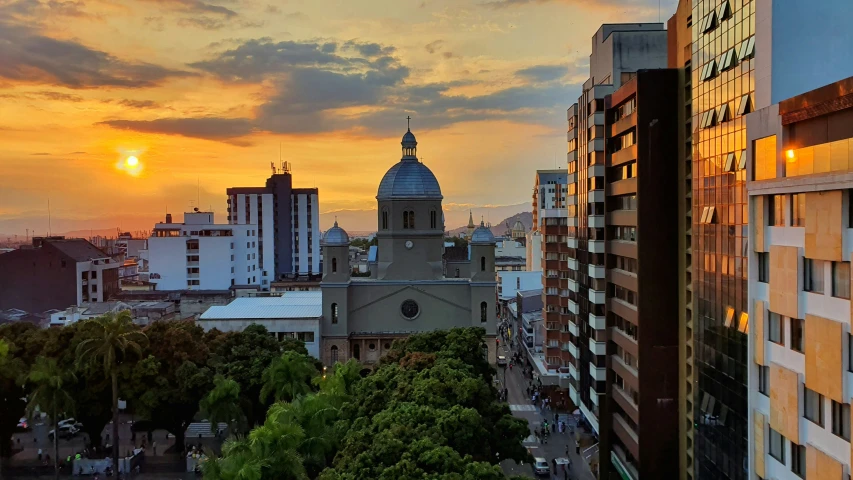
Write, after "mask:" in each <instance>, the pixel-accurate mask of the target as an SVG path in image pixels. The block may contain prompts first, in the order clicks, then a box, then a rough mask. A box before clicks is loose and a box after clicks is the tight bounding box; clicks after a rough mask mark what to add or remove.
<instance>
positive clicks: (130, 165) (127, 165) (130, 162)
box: [115, 151, 143, 177]
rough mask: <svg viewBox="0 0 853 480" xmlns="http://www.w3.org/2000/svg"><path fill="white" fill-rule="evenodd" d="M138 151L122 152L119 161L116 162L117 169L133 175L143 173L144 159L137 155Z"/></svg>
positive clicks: (136, 175)
mask: <svg viewBox="0 0 853 480" xmlns="http://www.w3.org/2000/svg"><path fill="white" fill-rule="evenodd" d="M137 155H139V152H138V151H133V152H121V154H120V155H119V157H118V161H117V162H116V164H115V167H116V169H117V170H119V171H122V172H125V173H127V174H129V175H131V176H134V177H138V176H139V174H140V173H142V167H143V165H142V161H141V160H140V159H139V157H138V156H137Z"/></svg>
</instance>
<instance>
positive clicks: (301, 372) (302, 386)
mask: <svg viewBox="0 0 853 480" xmlns="http://www.w3.org/2000/svg"><path fill="white" fill-rule="evenodd" d="M317 373H318V372H317V369H316V368H315V366H314V361H313V360H311V358H310V357H309V356H308V355H304V354H301V353H296V352H294V351H288V352H284V353H282V354H281V357H279V358H276V359H275V360H273V361H272V363H271V364H270V366H269V367H267V369H266V370H264V374H263V377H262V379H263V382H264V384H263V387H261V397H260V399H261V401H262V402H266V401H267V399H268V398H269V397H270V396H272V397H273V400H276V401H280V402H290V401H293V400H294V399H295V398H296V397H298V396H300V395H305V394H307V393H310V392H311V379H312V378H314V377H315V376H316V375H317Z"/></svg>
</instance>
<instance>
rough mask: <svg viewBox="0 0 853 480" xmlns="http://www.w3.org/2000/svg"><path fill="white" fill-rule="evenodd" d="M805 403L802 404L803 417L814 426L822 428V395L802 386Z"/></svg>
mask: <svg viewBox="0 0 853 480" xmlns="http://www.w3.org/2000/svg"><path fill="white" fill-rule="evenodd" d="M803 391H804V392H805V401H804V402H803V417H805V418H806V419H807V420H809V421H811V422H812V423H814V424H817V425H820V426H821V427H822V426H823V395H821V394H819V393H817V392H815V391H814V390H810V389H809V388H808V387H806V386H803Z"/></svg>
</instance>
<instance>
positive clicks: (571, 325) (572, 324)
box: [569, 322, 578, 337]
mask: <svg viewBox="0 0 853 480" xmlns="http://www.w3.org/2000/svg"><path fill="white" fill-rule="evenodd" d="M569 333H571V334H572V335H574V336H576V337H577V336H578V324H577V323H575V322H569Z"/></svg>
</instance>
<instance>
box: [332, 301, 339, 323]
mask: <svg viewBox="0 0 853 480" xmlns="http://www.w3.org/2000/svg"><path fill="white" fill-rule="evenodd" d="M332 323H333V324H337V323H338V304H337V303H333V304H332Z"/></svg>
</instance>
